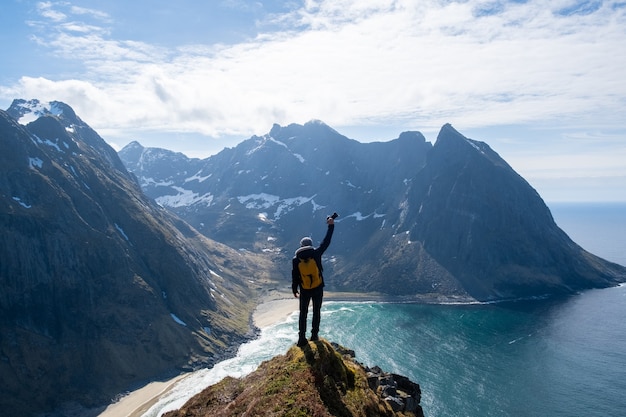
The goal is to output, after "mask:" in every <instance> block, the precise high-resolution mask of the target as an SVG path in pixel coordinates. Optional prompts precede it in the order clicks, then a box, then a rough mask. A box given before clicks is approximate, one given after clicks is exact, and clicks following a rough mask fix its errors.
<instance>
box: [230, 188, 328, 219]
mask: <svg viewBox="0 0 626 417" xmlns="http://www.w3.org/2000/svg"><path fill="white" fill-rule="evenodd" d="M316 195H317V194H316ZM316 195H313V196H312V197H304V196H300V197H291V198H285V199H281V198H280V197H279V196H277V195H272V194H267V193H260V194H249V195H244V196H239V197H237V200H239V202H240V203H241V204H244V205H245V207H246V208H247V209H250V210H252V209H254V210H262V209H269V208H274V209H275V210H274V214H273V215H272V219H273V220H278V219H280V217H281V216H282V215H283V214H285V213H288V212H290V211H292V210H294V209H295V208H297V207H299V206H302V205H304V204H307V203H311V205H312V206H313V211H316V210H321V209H322V208H324V207H325V206H321V205H319V204H317V203H315V201H314V200H313V199H314V198H315V196H316ZM263 217H264V218H265V219H267V218H268V214H267V213H265V212H264V213H260V214H259V218H263Z"/></svg>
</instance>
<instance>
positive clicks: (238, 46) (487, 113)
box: [0, 0, 626, 202]
mask: <svg viewBox="0 0 626 417" xmlns="http://www.w3.org/2000/svg"><path fill="white" fill-rule="evenodd" d="M0 8H1V13H0V43H1V44H2V49H3V64H2V66H1V67H0V68H1V70H0V108H3V109H6V108H8V106H9V105H10V103H11V101H12V100H13V99H14V98H25V99H30V98H38V99H40V100H43V101H48V100H60V101H63V102H65V103H67V104H69V105H70V106H72V107H73V108H74V110H75V111H76V112H77V114H78V115H79V116H80V117H81V118H82V119H83V120H84V121H85V122H87V123H88V124H89V125H90V126H92V127H93V128H94V129H96V131H98V133H100V135H101V136H102V137H103V138H104V139H105V140H107V142H109V143H110V144H111V145H112V146H113V147H114V148H116V149H120V148H121V147H123V146H124V145H126V144H127V143H128V142H129V141H131V140H138V141H139V142H141V143H142V144H143V145H144V146H158V147H163V148H167V149H172V150H176V151H180V152H183V153H185V154H186V155H188V156H193V157H206V156H208V155H211V154H214V153H216V152H218V151H220V150H221V149H223V148H224V147H229V146H234V145H236V144H237V143H239V142H240V141H242V140H244V139H247V138H249V137H250V136H251V135H254V134H256V135H263V134H265V133H267V132H269V130H270V129H271V126H272V124H273V123H279V124H281V125H287V124H289V123H305V122H307V121H309V120H311V119H319V120H322V121H324V122H325V123H327V124H329V125H330V126H332V127H333V128H335V129H336V130H337V131H339V132H340V133H342V134H344V135H346V136H348V137H350V138H353V139H356V140H359V141H362V142H369V141H374V140H378V141H387V140H391V139H394V138H396V137H398V135H399V134H400V133H401V132H402V131H405V130H418V131H420V132H422V133H423V134H424V135H425V136H426V138H427V140H429V141H431V142H434V141H435V140H436V136H437V133H438V131H439V129H440V128H441V126H442V125H443V124H444V123H451V124H452V125H453V126H454V127H455V128H456V129H457V130H459V131H460V132H461V133H462V134H464V135H465V136H467V137H470V138H473V139H477V140H482V141H485V142H487V143H488V144H489V145H490V146H491V147H492V148H493V149H494V150H495V151H496V152H498V153H499V154H500V155H501V156H502V157H503V158H504V159H506V160H507V162H509V164H511V166H512V167H513V168H514V169H515V170H516V171H517V172H518V173H519V174H520V175H522V176H523V177H524V178H526V179H527V180H528V181H529V182H530V184H531V185H532V186H533V187H535V188H536V189H537V191H538V192H539V193H540V195H541V196H542V197H543V198H544V200H546V201H547V202H558V201H626V2H624V1H571V0H527V1H524V0H517V1H499V0H465V1H447V0H421V1H417V0H413V1H408V0H406V1H402V0H398V1H392V0H294V1H241V0H214V1H200V0H197V1H192V0H177V1H161V0H133V1H128V0H125V1H119V0H109V1H106V2H102V1H99V0H76V1H72V0H69V1H65V0H63V1H31V0H5V1H3V3H2V6H0Z"/></svg>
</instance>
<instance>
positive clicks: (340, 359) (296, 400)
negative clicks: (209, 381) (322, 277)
mask: <svg viewBox="0 0 626 417" xmlns="http://www.w3.org/2000/svg"><path fill="white" fill-rule="evenodd" d="M420 401H421V390H420V386H419V385H418V384H416V383H414V382H412V381H410V380H409V379H408V378H406V377H403V376H400V375H395V374H389V373H386V372H383V371H382V370H381V369H380V368H378V367H374V368H368V367H364V366H363V365H361V364H360V363H358V362H357V361H355V359H354V352H353V351H351V350H348V349H346V348H344V347H341V346H339V345H336V344H331V343H329V342H327V341H325V340H323V339H322V340H319V341H317V342H309V343H308V344H307V345H305V346H304V347H302V348H300V347H296V346H294V347H292V348H290V349H289V350H288V351H287V353H286V354H285V355H279V356H276V357H274V358H273V359H271V360H269V361H266V362H263V363H262V364H261V365H260V366H259V368H258V369H257V370H256V371H254V372H252V373H251V374H249V375H248V376H246V377H243V378H232V377H227V378H225V379H223V380H222V381H221V382H219V383H217V384H215V385H212V386H210V387H208V388H206V389H205V390H203V391H202V392H200V393H199V394H197V395H196V396H194V397H193V398H191V399H190V400H189V401H188V402H187V403H186V404H185V405H184V406H183V407H182V408H181V409H180V410H176V411H171V412H169V413H166V414H165V415H164V417H213V416H220V417H231V416H232V417H235V416H242V415H250V416H255V417H263V416H307V417H331V416H334V417H336V416H340V417H377V416H381V417H382V416H385V417H401V416H406V417H409V416H415V417H423V415H424V413H423V410H422V407H421V405H420Z"/></svg>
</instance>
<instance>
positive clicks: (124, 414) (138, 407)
mask: <svg viewBox="0 0 626 417" xmlns="http://www.w3.org/2000/svg"><path fill="white" fill-rule="evenodd" d="M298 300H299V299H298V298H295V297H294V296H293V294H292V293H291V292H290V291H278V290H272V291H270V292H267V293H265V294H263V295H261V296H260V297H259V302H258V304H257V306H256V308H255V309H254V311H253V312H252V323H253V324H254V326H255V327H257V328H259V329H263V328H266V327H270V326H272V325H274V324H277V323H280V322H282V321H283V320H285V319H287V317H289V316H290V315H291V314H294V313H296V312H297V311H298V310H299V301H298ZM324 300H325V301H337V302H341V301H345V302H377V303H381V302H383V303H384V302H388V303H425V304H470V303H475V302H476V300H473V299H472V300H470V299H467V298H451V297H441V296H438V295H425V296H419V297H397V296H395V297H392V296H388V295H384V294H377V293H352V292H336V291H324ZM189 375H190V373H184V374H180V375H178V376H176V377H174V378H171V379H169V380H165V381H155V382H150V383H149V384H147V385H145V386H143V387H142V388H139V389H137V390H135V391H132V392H130V393H128V394H126V395H124V396H123V397H121V398H120V399H119V400H118V401H116V402H114V403H112V404H109V405H108V406H107V407H106V408H105V409H104V411H102V412H101V413H100V414H98V417H141V416H142V415H143V414H144V413H145V412H146V411H148V410H149V409H150V407H152V406H153V405H154V404H155V403H156V402H157V401H158V400H159V399H160V398H161V397H162V396H164V395H165V394H167V393H168V392H169V391H170V390H171V389H172V388H173V387H174V385H176V384H177V383H178V382H179V381H181V380H183V379H185V378H186V377H187V376H189Z"/></svg>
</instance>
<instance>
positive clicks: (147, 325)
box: [0, 100, 626, 416]
mask: <svg viewBox="0 0 626 417" xmlns="http://www.w3.org/2000/svg"><path fill="white" fill-rule="evenodd" d="M335 211H336V212H338V213H339V214H340V217H339V218H338V219H337V221H336V229H335V235H334V237H333V241H332V243H331V246H330V248H329V249H328V251H327V252H326V254H327V256H326V257H325V259H324V263H325V278H326V283H327V287H328V289H333V290H338V291H357V292H368V293H377V294H378V295H379V296H380V297H383V298H384V297H389V298H390V299H393V300H402V299H407V300H415V299H426V300H431V301H437V300H439V301H440V300H464V301H468V300H500V299H508V298H519V297H533V296H539V295H544V294H570V293H573V292H575V291H578V290H581V289H585V288H596V287H606V286H611V285H615V284H617V283H619V282H623V281H624V280H626V268H624V267H622V266H619V265H616V264H612V263H609V262H607V261H604V260H602V259H600V258H598V257H596V256H594V255H592V254H590V253H588V252H586V251H584V250H583V249H582V248H580V247H579V246H578V245H576V244H575V243H574V242H572V241H571V240H570V239H569V238H568V236H567V235H566V234H565V233H564V232H563V231H562V230H560V229H559V228H558V227H557V226H556V224H555V223H554V221H553V219H552V216H551V215H550V211H549V210H548V208H547V207H546V205H545V204H544V203H543V201H542V200H541V198H540V197H539V195H538V194H537V193H536V192H535V190H534V189H533V188H532V187H531V186H530V185H529V184H528V183H527V182H526V181H524V179H523V178H521V177H520V176H519V175H517V174H516V173H515V172H514V171H513V169H511V167H509V166H508V164H507V163H506V162H505V161H504V160H502V159H501V158H500V157H499V156H498V155H497V154H496V153H495V152H494V151H493V150H491V149H490V148H489V146H487V145H486V144H485V143H482V142H479V141H474V140H471V139H467V138H465V137H464V136H463V135H461V134H460V133H458V132H457V131H456V130H454V129H453V128H452V127H451V126H450V125H445V126H443V128H442V129H441V132H440V133H439V136H438V138H437V141H436V143H435V144H434V145H432V144H431V143H429V142H427V141H426V140H425V138H424V137H423V136H422V135H421V134H420V133H419V132H404V133H402V134H401V135H400V136H399V137H398V138H397V139H394V140H391V141H389V142H384V143H366V144H363V143H359V142H357V141H355V140H351V139H348V138H346V137H345V136H342V135H341V134H339V133H338V132H336V131H335V130H333V129H332V128H330V127H329V126H327V125H325V124H324V123H322V122H320V121H312V122H309V123H307V124H305V125H303V126H301V125H296V124H293V125H289V126H286V127H281V126H279V125H274V127H273V128H272V129H271V131H270V132H269V133H268V134H266V135H263V136H253V137H251V138H250V139H247V140H245V141H243V142H241V143H240V144H239V145H237V146H236V147H234V148H228V149H224V150H223V151H222V152H220V153H218V154H216V155H214V156H211V157H209V158H206V159H192V158H187V157H186V156H185V155H182V154H180V153H175V152H171V151H168V150H163V149H154V148H144V147H142V146H141V145H140V144H139V143H137V142H133V143H131V144H129V145H128V146H126V147H125V148H124V149H123V150H121V151H120V152H119V153H116V152H115V151H114V150H113V149H112V148H111V147H110V146H109V145H107V144H106V142H104V140H103V139H102V138H101V137H100V136H99V135H98V134H97V133H96V132H95V131H94V130H93V129H91V128H90V127H89V126H88V125H87V124H86V123H85V122H83V121H82V120H81V119H80V118H79V117H78V116H77V115H76V114H75V113H74V111H73V110H72V109H71V108H70V107H69V106H68V105H66V104H64V103H61V102H50V103H41V102H39V101H36V100H31V101H25V100H15V101H14V102H13V104H12V105H11V107H10V108H9V109H8V110H7V111H6V112H5V111H0V227H1V228H2V229H1V230H2V234H1V235H0V289H1V291H0V410H2V414H3V415H20V416H30V415H37V414H40V413H45V412H49V411H51V410H56V411H58V410H61V411H60V413H61V414H63V415H81V416H89V415H95V414H97V412H98V411H99V410H101V409H102V406H103V405H104V404H107V403H108V402H109V401H110V399H111V398H112V397H113V396H115V395H117V394H118V393H120V392H122V391H123V390H125V389H128V388H129V387H130V386H131V385H133V384H139V383H141V382H146V381H148V380H154V379H156V378H158V377H161V376H165V375H166V374H168V373H169V374H172V373H176V372H179V371H180V370H181V369H192V368H194V367H197V366H205V365H207V364H211V363H214V362H215V361H217V360H220V359H222V358H224V357H226V356H228V355H230V354H232V353H233V352H234V349H236V347H237V346H238V345H239V344H240V343H241V342H242V341H244V340H246V339H248V338H250V337H253V336H254V334H255V331H256V330H255V329H254V328H253V326H252V325H251V322H250V313H251V311H252V309H253V308H254V307H255V303H256V296H257V295H258V293H259V291H258V290H267V289H269V288H274V287H276V286H278V287H281V288H283V289H285V290H287V289H288V288H289V286H290V267H291V264H290V262H289V261H290V259H291V257H292V256H293V253H294V250H295V249H296V248H297V246H298V244H299V241H300V238H301V237H303V236H307V235H309V236H312V238H313V240H314V241H315V242H319V241H320V240H321V238H322V237H323V235H324V232H325V229H326V226H325V218H326V216H327V215H329V214H331V213H332V212H335ZM64 407H65V408H67V410H66V409H65V408H64ZM64 410H65V411H64Z"/></svg>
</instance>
